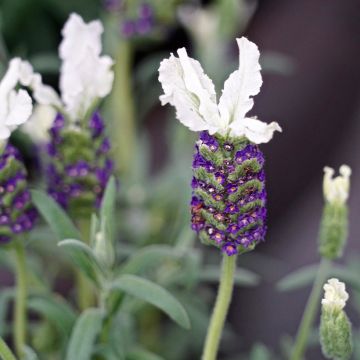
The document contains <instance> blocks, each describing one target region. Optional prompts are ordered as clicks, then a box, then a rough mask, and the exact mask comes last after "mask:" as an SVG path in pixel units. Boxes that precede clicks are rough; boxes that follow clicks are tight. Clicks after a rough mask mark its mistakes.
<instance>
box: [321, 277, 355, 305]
mask: <svg viewBox="0 0 360 360" xmlns="http://www.w3.org/2000/svg"><path fill="white" fill-rule="evenodd" d="M323 288H324V291H325V294H324V298H323V299H322V300H321V304H322V306H323V307H324V308H326V309H328V310H337V311H339V310H342V309H343V308H344V307H345V305H346V301H347V300H348V299H349V294H348V293H347V292H346V289H345V284H344V283H343V282H341V281H339V280H338V279H335V278H332V279H329V280H328V282H327V284H325V285H324V287H323Z"/></svg>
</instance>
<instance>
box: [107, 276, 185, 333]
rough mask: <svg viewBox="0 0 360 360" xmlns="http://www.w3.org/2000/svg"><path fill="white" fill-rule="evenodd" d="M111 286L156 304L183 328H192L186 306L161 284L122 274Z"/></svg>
mask: <svg viewBox="0 0 360 360" xmlns="http://www.w3.org/2000/svg"><path fill="white" fill-rule="evenodd" d="M111 288H112V289H113V290H120V291H123V292H125V293H127V294H129V295H132V296H135V297H137V298H139V299H141V300H143V301H146V302H148V303H150V304H152V305H154V306H156V307H157V308H159V309H160V310H162V311H164V312H165V313H166V314H167V315H168V316H169V317H170V318H171V319H173V320H174V321H175V322H176V323H177V324H179V325H180V326H182V327H183V328H185V329H189V328H190V320H189V317H188V315H187V313H186V311H185V309H184V307H183V306H182V305H181V304H180V302H179V301H178V300H177V299H176V298H175V297H174V296H173V295H171V294H170V293H169V292H168V291H167V290H165V289H164V288H162V287H161V286H159V285H157V284H155V283H153V282H151V281H149V280H146V279H143V278H140V277H138V276H135V275H121V276H119V277H118V278H117V279H116V280H115V281H114V282H113V283H112V284H111Z"/></svg>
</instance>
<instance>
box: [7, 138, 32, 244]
mask: <svg viewBox="0 0 360 360" xmlns="http://www.w3.org/2000/svg"><path fill="white" fill-rule="evenodd" d="M0 163H1V164H3V166H2V169H0V172H1V180H0V193H1V194H2V195H3V196H5V195H7V194H11V198H10V199H11V200H8V201H6V202H4V201H2V200H3V197H0V243H7V242H9V241H10V240H11V239H12V236H11V234H13V235H18V234H21V233H24V232H27V231H29V230H31V229H32V228H33V226H34V223H35V221H36V218H37V212H36V210H35V209H34V207H33V205H32V203H31V196H30V192H29V191H28V189H27V184H26V170H25V167H24V165H23V163H22V161H21V156H20V153H19V152H18V151H17V150H16V149H15V148H14V147H13V146H11V145H9V144H8V145H7V146H6V147H5V149H4V151H3V152H2V154H1V155H0Z"/></svg>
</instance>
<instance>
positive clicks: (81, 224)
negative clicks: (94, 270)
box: [76, 219, 95, 310]
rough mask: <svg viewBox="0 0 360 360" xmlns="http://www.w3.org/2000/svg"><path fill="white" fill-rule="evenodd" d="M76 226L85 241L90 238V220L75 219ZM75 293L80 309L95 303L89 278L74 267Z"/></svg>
mask: <svg viewBox="0 0 360 360" xmlns="http://www.w3.org/2000/svg"><path fill="white" fill-rule="evenodd" d="M77 225H78V228H79V230H80V233H81V235H82V238H83V241H84V242H85V243H88V242H89V239H90V222H89V220H86V219H81V220H79V221H77ZM76 287H77V289H76V294H77V303H78V306H79V308H80V309H81V310H85V309H87V308H89V307H91V306H93V305H94V304H95V293H94V289H93V286H92V284H91V282H90V280H89V279H88V278H87V277H86V276H85V275H84V274H83V273H82V272H81V270H79V269H76Z"/></svg>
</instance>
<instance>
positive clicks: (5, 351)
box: [0, 337, 16, 360]
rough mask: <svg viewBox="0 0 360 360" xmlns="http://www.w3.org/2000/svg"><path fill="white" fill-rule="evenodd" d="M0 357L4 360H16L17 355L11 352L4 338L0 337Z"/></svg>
mask: <svg viewBox="0 0 360 360" xmlns="http://www.w3.org/2000/svg"><path fill="white" fill-rule="evenodd" d="M0 357H1V359H2V360H16V357H15V355H14V354H13V353H12V352H11V350H10V348H9V347H8V346H7V344H6V342H5V341H4V340H3V338H2V337H0Z"/></svg>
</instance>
